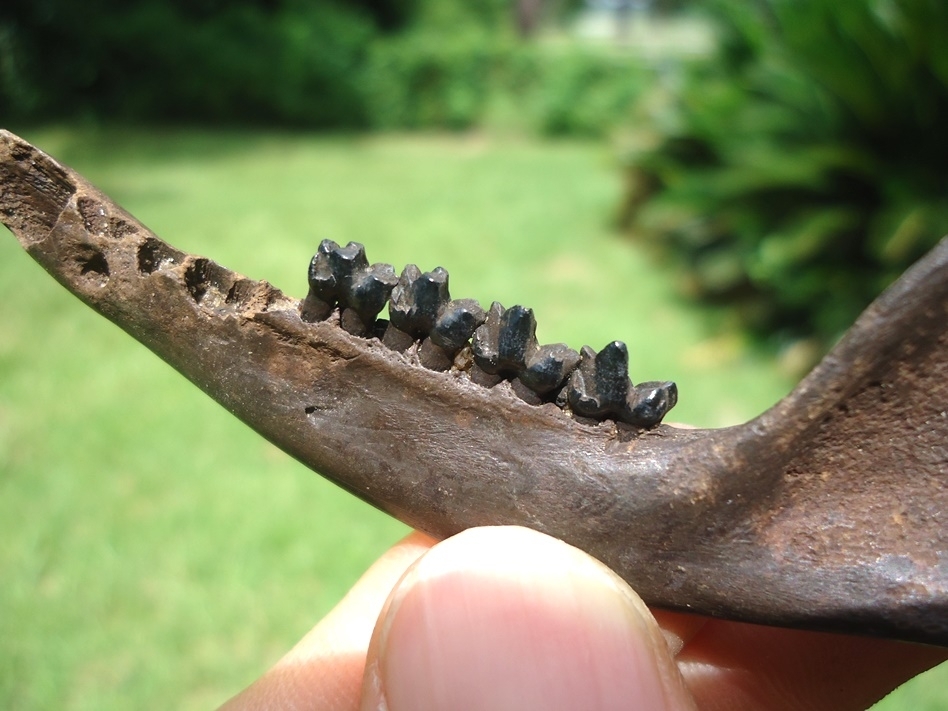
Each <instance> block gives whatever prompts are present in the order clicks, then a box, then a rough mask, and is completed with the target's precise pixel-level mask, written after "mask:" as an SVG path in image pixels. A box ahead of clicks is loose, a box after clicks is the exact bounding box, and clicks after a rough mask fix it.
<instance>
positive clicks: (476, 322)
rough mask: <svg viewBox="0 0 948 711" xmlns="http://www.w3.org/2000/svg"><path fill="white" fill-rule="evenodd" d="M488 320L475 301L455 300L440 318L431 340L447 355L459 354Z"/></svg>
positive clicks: (446, 307) (432, 332) (443, 311)
mask: <svg viewBox="0 0 948 711" xmlns="http://www.w3.org/2000/svg"><path fill="white" fill-rule="evenodd" d="M486 319H487V313H486V312H485V311H484V309H482V308H481V306H480V304H478V303H477V301H475V300H474V299H455V300H454V301H451V302H449V303H448V305H447V306H445V307H444V309H443V310H442V311H441V315H440V316H438V321H437V322H436V323H435V326H434V329H433V330H432V331H431V340H432V341H433V342H434V344H435V345H437V346H440V347H441V348H443V349H444V350H445V351H446V352H447V353H451V354H453V353H457V352H458V351H459V350H461V348H463V347H464V345H465V344H466V343H467V342H468V341H469V340H470V339H471V337H472V336H473V335H474V331H476V330H477V329H478V327H479V326H480V325H481V324H483V323H484V321H485V320H486Z"/></svg>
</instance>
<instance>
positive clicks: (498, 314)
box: [471, 301, 504, 375]
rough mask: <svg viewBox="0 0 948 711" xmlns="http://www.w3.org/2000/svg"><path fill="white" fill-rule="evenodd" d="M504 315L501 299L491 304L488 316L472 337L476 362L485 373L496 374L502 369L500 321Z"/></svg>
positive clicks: (472, 349) (472, 348)
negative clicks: (499, 347)
mask: <svg viewBox="0 0 948 711" xmlns="http://www.w3.org/2000/svg"><path fill="white" fill-rule="evenodd" d="M503 317H504V306H503V304H501V303H500V302H499V301H495V302H494V303H492V304H491V305H490V309H488V311H487V318H486V319H485V320H484V323H483V324H481V325H480V326H479V327H478V328H477V330H475V331H474V336H473V337H472V338H471V351H472V352H473V353H474V363H475V365H477V367H478V368H480V369H481V370H482V371H483V372H484V373H489V374H491V375H494V374H496V373H497V371H498V370H500V353H499V351H498V344H499V342H500V322H501V320H502V319H503Z"/></svg>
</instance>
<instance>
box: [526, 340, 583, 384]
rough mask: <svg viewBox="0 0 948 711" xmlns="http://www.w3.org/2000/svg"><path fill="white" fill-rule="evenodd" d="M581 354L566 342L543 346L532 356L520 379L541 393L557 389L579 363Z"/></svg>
mask: <svg viewBox="0 0 948 711" xmlns="http://www.w3.org/2000/svg"><path fill="white" fill-rule="evenodd" d="M579 361H580V355H579V353H577V352H576V351H574V350H573V349H572V348H570V347H568V346H567V345H566V344H565V343H554V344H551V345H545V346H541V347H540V348H538V349H537V350H536V352H535V353H534V354H533V355H532V356H530V358H529V360H528V361H527V367H526V369H525V370H524V371H523V372H521V373H520V380H521V381H522V382H523V384H524V385H526V386H527V387H528V388H530V389H531V390H533V391H534V392H535V393H537V394H539V395H545V394H547V393H549V392H552V391H554V390H556V389H557V388H558V387H559V386H560V385H562V384H563V381H565V380H566V378H567V376H569V374H570V373H571V372H573V371H574V370H575V369H576V366H578V365H579Z"/></svg>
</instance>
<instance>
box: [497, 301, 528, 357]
mask: <svg viewBox="0 0 948 711" xmlns="http://www.w3.org/2000/svg"><path fill="white" fill-rule="evenodd" d="M536 349H537V320H536V318H534V316H533V309H528V308H526V307H524V306H511V307H510V308H509V309H507V310H506V311H505V312H504V316H503V318H502V319H501V321H500V339H499V341H498V343H497V352H498V355H499V357H500V369H501V370H504V371H510V372H512V373H519V372H520V371H522V370H524V369H525V368H526V367H527V359H528V358H529V357H530V356H531V355H533V352H534V351H536Z"/></svg>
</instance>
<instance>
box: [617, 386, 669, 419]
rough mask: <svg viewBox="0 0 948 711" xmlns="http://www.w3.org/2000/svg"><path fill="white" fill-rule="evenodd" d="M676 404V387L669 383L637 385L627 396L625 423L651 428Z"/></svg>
mask: <svg viewBox="0 0 948 711" xmlns="http://www.w3.org/2000/svg"><path fill="white" fill-rule="evenodd" d="M676 404H678V386H677V385H676V384H675V383H673V382H671V381H666V382H647V383H639V384H638V385H636V386H635V387H634V388H632V392H631V393H630V395H629V407H628V414H627V417H626V418H625V421H626V422H629V423H630V424H633V425H639V426H641V427H653V426H655V425H657V424H658V423H659V422H661V421H662V418H664V417H665V415H667V414H668V411H669V410H671V409H672V408H673V407H674V406H675V405H676Z"/></svg>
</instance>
